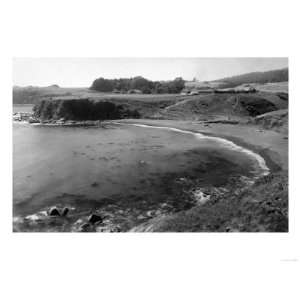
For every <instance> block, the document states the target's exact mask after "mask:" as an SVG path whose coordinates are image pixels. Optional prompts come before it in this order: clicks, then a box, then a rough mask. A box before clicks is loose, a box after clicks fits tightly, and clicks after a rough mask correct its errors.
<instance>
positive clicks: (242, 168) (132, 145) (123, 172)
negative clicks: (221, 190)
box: [13, 108, 258, 230]
mask: <svg viewBox="0 0 300 300" xmlns="http://www.w3.org/2000/svg"><path fill="white" fill-rule="evenodd" d="M18 109H19V111H20V108H18ZM22 111H25V110H24V109H23V110H22ZM257 168H258V166H257V162H256V161H254V160H253V159H252V158H250V157H249V156H248V155H246V154H245V153H240V152H238V151H233V150H230V149H226V148H225V147H222V145H220V143H217V142H215V141H213V140H207V141H205V140H203V141H199V139H197V138H195V137H194V136H192V135H188V134H183V133H180V132H172V131H168V130H159V129H153V128H139V127H134V126H130V125H122V126H121V125H120V126H118V125H109V126H107V128H96V127H94V128H92V127H90V128H82V127H59V126H41V125H29V124H24V123H14V125H13V202H14V216H15V217H16V216H26V215H28V214H33V213H35V212H37V211H41V210H44V209H47V208H48V207H49V206H51V205H69V206H70V205H71V206H73V207H75V209H76V210H77V211H78V213H80V212H86V211H88V210H89V209H91V208H93V207H104V206H105V205H114V204H115V206H116V209H123V210H124V209H125V210H126V209H129V208H130V209H131V211H132V214H134V213H135V212H136V211H138V212H137V213H136V214H138V213H139V212H140V211H142V210H147V209H149V208H153V207H154V208H155V207H157V206H158V205H159V204H161V203H162V202H164V201H166V200H167V199H169V198H170V197H172V191H171V190H170V187H169V183H170V182H171V181H172V180H173V181H174V179H176V178H177V177H180V176H185V175H186V176H188V175H192V176H194V177H195V176H197V177H199V178H201V179H202V182H203V186H205V185H216V186H220V185H224V184H226V182H227V180H228V178H229V177H230V176H233V175H245V176H252V173H253V171H255V170H257ZM170 180H171V181H170ZM171 200H172V201H173V202H172V203H176V201H177V202H178V205H179V204H180V201H181V199H171ZM171 200H170V201H171ZM129 213H130V212H129ZM128 226H129V225H128ZM57 230H59V229H57Z"/></svg>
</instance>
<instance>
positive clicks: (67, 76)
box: [13, 58, 288, 87]
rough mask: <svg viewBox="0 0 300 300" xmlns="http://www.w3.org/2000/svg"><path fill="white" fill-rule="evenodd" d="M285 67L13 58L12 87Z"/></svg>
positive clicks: (251, 61)
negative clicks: (97, 79) (101, 78)
mask: <svg viewBox="0 0 300 300" xmlns="http://www.w3.org/2000/svg"><path fill="white" fill-rule="evenodd" d="M285 67H288V59H287V58H14V59H13V84H14V85H18V86H28V85H33V86H49V85H52V84H58V85H59V86H61V87H89V86H91V84H92V82H93V80H95V79H96V78H99V77H104V78H130V77H134V76H143V77H145V78H147V79H150V80H171V79H174V78H176V77H182V78H183V79H185V80H192V79H193V78H194V77H196V78H197V80H199V81H209V80H215V79H221V78H223V77H227V76H233V75H238V74H243V73H249V72H256V71H268V70H273V69H280V68H285Z"/></svg>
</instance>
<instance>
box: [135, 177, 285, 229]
mask: <svg viewBox="0 0 300 300" xmlns="http://www.w3.org/2000/svg"><path fill="white" fill-rule="evenodd" d="M136 231H157V232H166V231H168V232H287V231H288V175H287V173H285V172H279V173H276V174H271V175H268V176H265V177H263V178H261V179H259V180H258V181H257V182H256V183H255V184H254V185H253V186H250V187H246V188H240V189H239V188H237V189H232V191H231V192H229V193H227V194H226V195H222V196H221V197H212V199H211V200H210V201H209V202H207V203H206V204H204V205H201V206H196V207H193V208H191V209H189V210H187V211H183V212H179V213H177V214H174V215H170V216H165V217H162V218H158V219H153V220H151V221H150V222H148V223H147V224H144V225H143V226H140V227H139V228H137V230H136Z"/></svg>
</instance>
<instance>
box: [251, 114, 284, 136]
mask: <svg viewBox="0 0 300 300" xmlns="http://www.w3.org/2000/svg"><path fill="white" fill-rule="evenodd" d="M254 123H255V124H259V125H261V126H262V127H263V128H265V129H273V130H276V131H279V132H282V133H284V134H287V133H288V110H287V109H281V110H276V111H273V112H269V113H266V114H263V115H260V116H257V117H256V118H255V119H254Z"/></svg>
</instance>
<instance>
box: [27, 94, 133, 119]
mask: <svg viewBox="0 0 300 300" xmlns="http://www.w3.org/2000/svg"><path fill="white" fill-rule="evenodd" d="M33 111H34V116H35V117H37V118H39V119H41V120H50V119H52V120H59V119H61V118H64V119H65V120H77V121H82V120H109V119H120V118H139V113H138V112H137V111H136V110H132V111H131V110H129V109H126V108H125V107H123V106H122V105H116V104H115V103H112V102H108V101H98V102H97V101H91V100H89V99H74V100H42V101H40V102H39V103H38V104H36V105H35V106H34V108H33Z"/></svg>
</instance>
